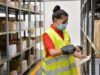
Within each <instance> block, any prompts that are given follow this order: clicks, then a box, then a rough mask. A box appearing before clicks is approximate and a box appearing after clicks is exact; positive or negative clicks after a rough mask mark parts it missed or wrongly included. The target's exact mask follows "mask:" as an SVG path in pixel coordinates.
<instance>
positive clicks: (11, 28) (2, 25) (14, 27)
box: [0, 21, 16, 32]
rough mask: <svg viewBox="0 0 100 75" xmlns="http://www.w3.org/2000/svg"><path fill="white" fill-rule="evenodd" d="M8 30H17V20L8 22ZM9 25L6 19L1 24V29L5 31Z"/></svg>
mask: <svg viewBox="0 0 100 75" xmlns="http://www.w3.org/2000/svg"><path fill="white" fill-rule="evenodd" d="M8 27H9V28H8V30H9V31H16V22H15V21H10V22H8ZM6 28H7V25H6V22H5V21H2V23H1V25H0V31H1V32H5V31H6V30H7V29H6Z"/></svg>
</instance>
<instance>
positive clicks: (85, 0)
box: [81, 0, 87, 13]
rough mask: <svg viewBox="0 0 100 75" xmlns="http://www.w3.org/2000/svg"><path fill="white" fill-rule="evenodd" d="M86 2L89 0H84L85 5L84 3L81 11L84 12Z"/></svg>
mask: <svg viewBox="0 0 100 75" xmlns="http://www.w3.org/2000/svg"><path fill="white" fill-rule="evenodd" d="M86 3H87V0H84V3H83V5H82V9H81V13H82V12H83V9H84V7H85V5H86Z"/></svg>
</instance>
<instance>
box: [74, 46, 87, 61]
mask: <svg viewBox="0 0 100 75" xmlns="http://www.w3.org/2000/svg"><path fill="white" fill-rule="evenodd" d="M74 56H75V57H77V58H80V59H82V58H86V55H85V54H84V53H83V52H82V50H81V48H80V47H79V46H76V51H75V52H74Z"/></svg>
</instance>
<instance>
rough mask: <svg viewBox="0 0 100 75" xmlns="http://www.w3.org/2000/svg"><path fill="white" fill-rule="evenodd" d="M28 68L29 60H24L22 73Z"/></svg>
mask: <svg viewBox="0 0 100 75" xmlns="http://www.w3.org/2000/svg"><path fill="white" fill-rule="evenodd" d="M26 70H27V60H23V61H22V73H24V72H25V71H26Z"/></svg>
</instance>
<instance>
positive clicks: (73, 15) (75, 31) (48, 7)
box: [45, 1, 80, 45]
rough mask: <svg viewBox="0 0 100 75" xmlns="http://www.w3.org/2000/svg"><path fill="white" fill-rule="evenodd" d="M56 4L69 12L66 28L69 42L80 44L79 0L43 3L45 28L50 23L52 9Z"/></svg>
mask: <svg viewBox="0 0 100 75" xmlns="http://www.w3.org/2000/svg"><path fill="white" fill-rule="evenodd" d="M56 5H60V6H61V8H62V9H64V10H65V11H66V12H68V14H69V21H68V23H69V24H68V27H67V30H68V31H69V34H70V37H71V42H72V44H74V45H77V44H78V45H79V44H80V1H55V2H46V3H45V25H46V30H47V29H48V28H49V26H50V25H51V24H52V13H53V12H52V10H53V8H54V7H55V6H56Z"/></svg>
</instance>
